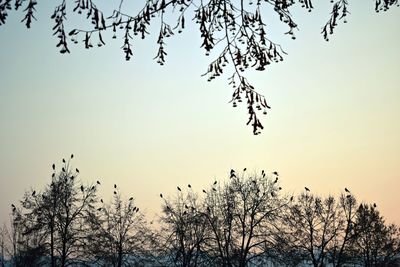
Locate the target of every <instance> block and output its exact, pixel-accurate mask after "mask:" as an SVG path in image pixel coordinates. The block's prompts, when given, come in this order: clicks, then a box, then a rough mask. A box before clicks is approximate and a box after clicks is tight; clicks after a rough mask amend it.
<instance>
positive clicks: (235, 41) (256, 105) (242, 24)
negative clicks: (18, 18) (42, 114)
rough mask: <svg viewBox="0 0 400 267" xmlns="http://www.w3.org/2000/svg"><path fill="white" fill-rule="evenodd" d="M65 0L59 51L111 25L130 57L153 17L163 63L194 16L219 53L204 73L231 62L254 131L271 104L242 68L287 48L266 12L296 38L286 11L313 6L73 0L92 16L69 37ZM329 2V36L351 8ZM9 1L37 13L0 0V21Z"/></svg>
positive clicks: (32, 1) (27, 1) (303, 1)
mask: <svg viewBox="0 0 400 267" xmlns="http://www.w3.org/2000/svg"><path fill="white" fill-rule="evenodd" d="M66 2H67V1H66V0H62V1H61V3H60V4H59V5H57V6H56V7H55V10H54V14H53V15H52V16H51V18H52V19H53V20H54V27H53V30H54V35H55V36H56V37H57V38H58V39H59V43H58V44H57V47H60V52H61V53H66V52H68V53H69V52H70V51H69V49H68V41H69V40H71V41H72V42H74V43H78V42H79V40H82V42H83V43H84V45H85V48H87V49H89V48H92V47H93V45H92V43H91V41H92V39H97V41H98V43H97V46H98V47H101V46H103V45H105V42H104V40H103V34H104V32H105V31H107V30H112V32H113V37H112V38H117V34H118V33H122V34H121V38H122V39H123V45H122V47H121V48H122V50H123V53H124V55H125V59H126V60H130V59H131V58H132V56H133V39H134V38H135V36H140V38H141V39H144V38H145V37H146V36H147V35H148V34H149V27H150V25H151V24H152V23H153V22H154V21H157V23H159V24H160V30H159V34H158V39H157V45H158V51H157V54H156V57H155V59H156V61H157V63H159V64H160V65H163V64H164V63H165V60H166V56H167V52H166V51H165V43H166V39H167V38H169V37H171V36H173V35H174V34H175V33H181V32H182V31H183V30H184V29H185V27H186V24H187V23H186V21H190V20H193V21H194V22H195V23H196V24H197V25H198V27H199V33H200V36H201V39H202V44H201V47H202V48H203V49H204V50H205V53H206V55H207V56H208V55H210V52H211V51H213V50H214V49H215V50H218V52H217V53H218V56H217V57H216V58H215V59H214V60H213V61H211V63H210V64H209V66H208V69H207V72H206V73H205V74H204V76H207V77H208V81H211V80H213V79H215V78H216V77H218V76H220V75H221V74H223V71H224V69H226V68H227V67H228V64H229V63H231V64H232V67H231V68H230V70H231V71H232V75H231V76H229V78H228V80H229V84H230V85H231V86H232V87H233V90H234V91H233V94H232V99H231V101H230V102H231V103H232V104H233V106H234V107H236V106H237V105H238V103H240V102H243V101H245V102H246V105H247V110H248V116H249V119H248V122H247V124H248V125H249V124H250V125H251V126H252V128H253V133H254V134H255V135H257V134H259V133H260V131H261V130H262V129H263V125H262V124H261V122H260V119H259V114H260V113H263V114H267V110H268V109H269V108H270V106H269V105H268V104H267V101H266V99H265V97H264V96H263V95H262V94H260V93H259V92H257V91H256V90H255V88H254V86H253V85H252V84H251V83H250V82H249V81H248V80H247V79H246V77H245V75H244V71H245V70H246V69H255V70H258V71H264V70H265V69H266V68H267V66H268V65H270V64H271V63H277V62H280V61H282V60H283V55H284V54H285V52H284V51H283V50H282V48H281V46H280V45H279V44H277V43H274V42H273V41H272V40H270V39H269V38H268V35H267V29H266V26H267V25H266V23H265V19H264V17H265V16H266V14H267V12H273V13H275V14H276V15H278V17H279V19H280V21H281V22H282V23H284V24H285V25H286V26H287V28H288V30H287V32H286V34H287V35H289V36H290V37H291V38H292V39H295V34H294V30H296V29H297V23H295V21H294V19H293V17H292V15H291V13H290V10H291V8H293V7H294V6H295V5H296V4H299V5H301V7H303V8H304V9H306V10H308V11H311V10H312V9H313V8H314V6H313V2H312V0H207V1H203V0H146V1H145V3H144V6H143V8H141V9H140V10H139V11H138V12H135V14H127V13H124V12H123V10H122V7H123V4H124V0H120V1H119V2H118V4H119V5H118V8H116V9H114V10H113V11H112V12H109V13H111V15H110V16H109V17H105V16H104V11H102V10H100V9H99V8H97V6H96V5H95V4H94V3H93V1H92V0H75V1H74V2H75V3H74V5H73V9H72V12H75V13H78V14H86V19H88V20H90V21H91V23H92V25H93V28H91V29H73V30H72V31H70V32H69V34H68V35H69V37H68V35H67V34H66V32H65V27H64V24H65V20H66V16H67V8H66V6H67V5H66ZM330 2H331V4H332V12H331V14H330V16H329V20H328V21H327V22H326V24H325V25H324V26H323V27H322V32H321V33H322V35H323V37H324V39H325V40H327V41H328V40H329V36H330V35H331V34H333V32H334V29H335V28H336V26H337V25H338V22H339V21H343V22H344V23H346V17H347V15H348V14H349V10H348V0H331V1H330ZM12 4H14V9H15V10H18V8H19V7H21V6H24V7H25V9H24V10H23V13H24V14H25V16H24V18H23V19H22V22H24V23H25V24H26V26H27V27H28V28H30V25H31V22H32V20H33V19H35V17H34V11H35V5H36V4H37V1H36V0H14V1H12V0H0V25H2V24H4V23H5V21H6V17H7V15H8V11H9V10H11V9H12ZM395 5H397V6H398V5H399V3H398V0H375V10H376V12H379V11H387V10H388V9H389V8H391V7H392V6H395ZM268 10H269V11H268ZM167 15H169V17H168V18H167ZM169 21H173V23H170V22H169ZM154 23H155V22H154ZM96 36H97V37H96Z"/></svg>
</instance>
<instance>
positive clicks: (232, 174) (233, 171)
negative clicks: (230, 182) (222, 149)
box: [230, 169, 236, 178]
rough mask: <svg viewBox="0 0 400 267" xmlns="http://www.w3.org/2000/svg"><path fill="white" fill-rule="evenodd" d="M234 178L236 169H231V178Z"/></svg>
mask: <svg viewBox="0 0 400 267" xmlns="http://www.w3.org/2000/svg"><path fill="white" fill-rule="evenodd" d="M232 177H236V174H235V170H234V169H231V177H230V178H232Z"/></svg>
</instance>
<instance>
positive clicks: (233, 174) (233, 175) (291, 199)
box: [11, 154, 376, 212]
mask: <svg viewBox="0 0 400 267" xmlns="http://www.w3.org/2000/svg"><path fill="white" fill-rule="evenodd" d="M73 158H74V154H71V157H70V159H73ZM62 162H63V164H64V166H63V167H62V169H61V170H62V172H64V173H65V172H66V170H67V169H68V165H69V161H68V163H67V162H66V160H65V159H62ZM52 169H53V174H52V177H53V178H54V176H55V169H56V165H55V164H54V163H53V164H52ZM246 170H247V168H244V169H243V172H246ZM75 172H76V175H77V174H79V169H78V168H76V169H75ZM272 174H273V175H274V176H275V180H274V182H273V183H274V184H276V183H277V182H278V179H279V173H278V172H277V171H274V172H272ZM261 175H262V177H263V178H264V177H265V175H266V173H265V171H264V170H262V171H261ZM75 177H76V176H74V175H72V176H71V177H70V179H71V180H73V179H74V178H75ZM229 178H230V179H232V178H237V176H236V172H235V170H234V169H231V170H230V176H229ZM252 182H253V183H254V184H255V183H256V181H252ZM96 184H97V185H101V183H100V181H96ZM52 185H53V183H52ZM216 185H217V181H214V183H213V186H212V190H213V191H215V192H216V191H217V189H216V188H215V186H216ZM94 187H95V186H92V189H94ZM176 188H177V190H178V191H179V192H182V189H181V188H180V187H179V186H177V187H176ZM188 188H189V189H191V188H192V186H191V184H188ZM80 189H81V191H82V192H84V186H83V185H81V187H80ZM116 189H117V185H116V184H114V195H117V191H116ZM278 189H279V190H281V189H282V187H278ZM304 189H305V192H306V194H307V193H309V192H310V189H309V188H308V187H307V186H305V187H304ZM344 191H345V192H346V193H347V195H346V197H347V198H350V197H351V192H350V190H349V189H348V188H346V187H345V188H344ZM202 192H203V193H204V194H207V191H206V190H205V189H203V190H202ZM35 196H36V191H35V190H33V192H32V197H35ZM271 196H272V197H274V196H275V194H274V192H271ZM43 197H44V196H43ZM160 197H161V198H163V194H162V193H160ZM293 199H294V197H293V196H291V197H290V201H293ZM132 200H133V197H131V198H129V201H132ZM100 202H101V203H104V202H103V199H100ZM373 207H374V208H376V203H374V204H373ZM11 208H12V211H13V212H14V211H16V207H15V205H14V204H11ZM135 208H136V211H139V208H137V207H135ZM167 209H169V210H170V207H169V206H168V205H167ZM97 210H99V211H100V210H102V208H98V209H97Z"/></svg>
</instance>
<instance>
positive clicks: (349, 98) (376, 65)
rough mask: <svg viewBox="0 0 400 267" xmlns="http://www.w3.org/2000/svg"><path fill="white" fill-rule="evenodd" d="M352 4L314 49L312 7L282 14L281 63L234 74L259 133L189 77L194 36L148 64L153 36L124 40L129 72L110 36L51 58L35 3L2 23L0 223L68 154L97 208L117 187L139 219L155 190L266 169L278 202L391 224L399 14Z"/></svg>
mask: <svg viewBox="0 0 400 267" xmlns="http://www.w3.org/2000/svg"><path fill="white" fill-rule="evenodd" d="M327 2H328V1H327ZM353 2H354V3H353ZM360 3H361V1H351V3H350V4H351V5H350V12H351V15H350V17H349V19H348V20H349V23H348V24H346V25H342V24H341V25H340V26H339V27H338V28H337V30H336V33H335V34H334V36H333V37H332V38H331V41H330V42H328V43H327V42H325V41H324V40H323V38H322V36H321V35H320V34H319V32H320V27H321V25H323V23H324V22H325V20H326V19H327V18H328V9H327V8H326V7H321V8H320V9H317V10H315V11H314V12H313V13H311V14H308V13H307V12H304V11H301V12H298V11H296V12H295V13H294V15H295V18H297V22H298V24H299V28H300V31H299V32H298V33H297V40H296V41H292V40H291V39H289V38H287V37H286V36H283V35H281V34H280V33H282V32H283V31H284V30H285V29H284V28H281V27H279V26H276V22H274V21H271V27H272V29H271V32H272V33H271V34H272V35H273V36H274V37H275V38H276V40H277V41H279V42H280V43H281V44H282V45H283V47H284V48H285V50H286V51H287V52H288V53H289V55H288V56H286V59H285V61H283V62H282V63H279V64H277V65H272V66H271V67H270V69H269V70H267V71H265V72H262V73H249V74H248V75H249V77H250V78H251V80H252V81H253V84H254V85H255V86H256V87H257V88H258V90H259V91H261V92H262V93H263V94H264V95H266V97H267V100H268V101H269V104H270V105H271V106H272V110H271V111H270V112H269V114H268V115H267V116H266V117H263V118H262V121H263V124H264V126H265V130H264V131H263V133H262V134H261V135H259V136H253V135H252V133H251V128H249V127H247V126H245V122H246V119H247V114H246V113H245V106H241V107H239V108H237V109H233V108H232V107H231V105H230V104H228V101H229V100H230V96H231V94H232V89H231V88H230V87H229V86H228V84H227V81H226V79H227V77H228V75H226V76H223V77H220V78H219V79H217V80H214V81H213V82H212V83H208V82H207V81H206V78H202V77H200V74H202V73H204V72H205V70H206V68H207V62H208V60H209V58H207V57H205V56H204V52H203V51H202V50H201V49H200V48H199V47H200V44H201V43H200V39H199V37H198V33H197V32H196V31H195V30H194V29H197V26H194V27H189V29H188V31H186V32H185V33H184V34H182V35H181V36H175V38H174V39H172V40H170V41H169V43H168V45H167V49H168V50H167V52H168V58H167V64H166V65H165V66H163V67H160V66H158V65H157V64H156V63H155V62H154V61H153V60H152V58H153V57H154V56H155V54H156V52H157V47H156V45H155V38H156V37H155V35H152V36H150V38H149V40H145V41H144V42H143V41H141V40H137V41H134V43H135V48H134V49H135V50H134V58H133V60H132V61H131V62H125V60H124V55H123V53H122V51H121V50H120V49H119V48H120V46H121V44H122V40H121V39H117V40H111V39H109V38H107V39H106V40H105V41H106V43H107V45H106V46H105V47H103V48H101V49H94V50H92V51H87V50H85V49H84V48H83V45H80V46H73V45H71V47H70V48H71V51H72V53H71V54H70V55H61V54H60V53H58V50H57V48H56V47H55V44H56V43H57V40H56V39H54V38H52V36H51V27H52V22H51V21H50V19H49V14H50V13H51V11H50V10H49V9H48V8H47V7H48V6H49V4H48V3H47V4H44V5H42V6H39V7H38V11H39V14H38V18H39V21H37V22H35V23H34V24H33V27H32V29H31V30H26V29H25V28H24V25H23V24H21V23H18V21H19V20H20V18H21V15H20V14H17V15H16V16H14V15H15V14H12V15H11V16H10V17H9V21H8V22H7V24H6V25H4V26H1V27H0V48H1V49H0V70H1V72H0V125H1V128H0V129H1V131H0V169H1V172H0V181H1V186H0V200H1V201H0V218H4V219H7V216H8V213H9V211H10V210H9V207H10V204H11V203H12V202H17V201H18V199H20V198H21V197H22V195H23V192H24V190H26V189H29V188H30V187H35V188H37V189H40V188H41V187H42V186H43V185H44V184H45V183H46V182H48V181H49V177H50V175H51V169H50V166H51V164H52V163H53V162H60V161H61V158H62V157H68V156H69V154H70V153H74V154H75V155H76V159H75V165H76V167H78V168H79V169H80V170H81V174H82V179H83V180H85V181H95V180H96V179H97V178H98V177H99V178H101V179H102V181H103V187H104V188H103V189H101V191H100V194H102V195H103V196H105V199H107V197H109V196H110V194H109V193H110V192H111V186H112V184H114V183H117V184H120V185H121V186H122V187H123V189H122V191H123V193H124V194H126V195H133V196H134V197H135V198H136V201H137V204H138V205H139V206H141V207H142V208H143V209H147V210H148V213H149V214H152V213H153V212H156V211H158V210H159V207H160V204H161V203H160V201H159V198H158V197H157V196H158V194H159V193H160V192H164V193H166V194H168V193H173V192H174V190H175V188H176V185H178V184H179V185H184V184H187V183H188V182H190V183H191V184H192V185H194V186H195V187H196V188H197V189H199V190H200V189H201V188H202V187H203V186H205V185H207V184H209V183H210V182H212V181H213V180H214V179H215V178H217V179H222V178H225V177H226V176H227V173H228V171H229V170H230V169H231V168H236V169H242V168H243V167H247V168H248V169H250V170H261V169H265V170H268V171H271V172H272V171H275V170H277V171H279V172H280V173H281V175H282V183H283V186H284V188H286V189H287V190H288V191H290V192H292V191H294V192H300V191H301V190H302V188H303V187H304V186H305V185H307V186H308V187H310V188H311V189H312V190H313V191H314V192H318V193H321V194H328V193H332V194H339V193H340V192H341V191H340V190H343V188H344V187H345V186H346V187H349V188H350V189H351V190H352V191H353V192H354V194H355V195H356V196H358V198H359V199H360V200H363V201H369V202H376V203H377V204H378V205H379V207H380V208H381V211H382V212H383V214H384V215H385V216H386V217H387V218H388V220H389V221H396V222H397V223H400V217H399V214H400V209H399V206H398V203H399V200H400V198H399V197H398V188H399V186H400V182H399V181H400V175H399V167H398V166H400V73H399V72H400V68H399V67H400V63H399V62H400V53H399V50H398V47H400V46H399V43H400V16H399V15H400V9H399V8H394V9H393V10H391V11H390V12H388V13H386V14H375V12H374V10H373V8H374V5H373V2H372V1H371V3H370V4H369V5H367V4H360ZM39 4H41V3H39ZM46 5H47V6H46ZM354 5H355V6H354ZM271 19H272V18H271ZM71 23H73V21H71ZM267 23H268V21H267ZM189 26H193V25H189ZM71 27H73V26H72V25H71ZM274 27H277V28H274Z"/></svg>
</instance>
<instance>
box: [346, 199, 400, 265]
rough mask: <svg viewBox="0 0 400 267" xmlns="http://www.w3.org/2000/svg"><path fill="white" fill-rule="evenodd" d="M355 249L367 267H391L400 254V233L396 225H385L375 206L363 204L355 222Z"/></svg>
mask: <svg viewBox="0 0 400 267" xmlns="http://www.w3.org/2000/svg"><path fill="white" fill-rule="evenodd" d="M354 227H355V234H356V236H357V237H356V239H355V241H354V242H353V248H354V250H355V252H356V254H357V255H358V256H359V257H361V259H362V264H363V265H364V266H366V267H371V266H389V264H390V263H391V262H392V261H393V260H394V259H395V257H396V256H397V257H398V255H399V253H400V233H399V231H400V230H399V228H398V227H397V226H395V225H389V226H387V225H385V221H384V219H383V217H382V216H380V214H379V211H378V210H377V208H376V207H375V205H367V204H361V205H360V206H359V208H358V210H357V217H356V222H355V226H354Z"/></svg>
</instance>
